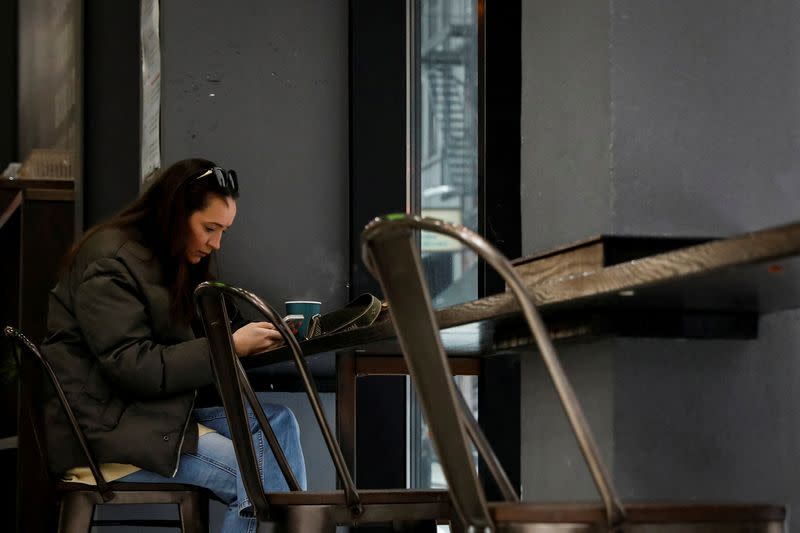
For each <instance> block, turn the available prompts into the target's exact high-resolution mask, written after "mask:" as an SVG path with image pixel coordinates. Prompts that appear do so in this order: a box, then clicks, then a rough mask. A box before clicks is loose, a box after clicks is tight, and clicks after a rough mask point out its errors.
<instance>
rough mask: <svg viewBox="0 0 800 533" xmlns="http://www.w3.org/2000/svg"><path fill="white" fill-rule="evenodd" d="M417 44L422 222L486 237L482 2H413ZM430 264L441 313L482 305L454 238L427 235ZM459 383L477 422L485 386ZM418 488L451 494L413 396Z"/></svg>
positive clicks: (413, 473)
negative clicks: (482, 223)
mask: <svg viewBox="0 0 800 533" xmlns="http://www.w3.org/2000/svg"><path fill="white" fill-rule="evenodd" d="M413 1H415V5H414V6H415V8H414V9H413V10H412V13H414V14H415V16H416V21H415V24H416V28H417V31H415V32H414V34H415V35H416V36H417V42H416V43H414V46H415V49H416V57H415V64H416V69H413V70H412V72H416V75H415V76H414V78H415V79H413V80H412V88H413V92H414V94H415V95H416V97H415V98H414V99H412V102H413V108H412V113H414V120H413V121H412V123H413V124H416V125H417V131H415V132H413V133H414V135H413V137H414V138H416V140H417V146H418V150H416V151H415V152H414V153H416V154H417V158H418V160H417V161H415V168H417V169H419V171H418V176H417V179H418V180H419V184H418V185H419V187H418V189H417V190H419V191H420V193H419V194H420V198H417V199H416V204H415V205H418V206H420V211H421V214H422V215H424V216H431V217H434V218H438V219H442V220H446V221H449V222H454V223H458V224H463V225H465V226H467V227H469V228H471V229H473V230H478V17H477V0H476V1H468V0H413ZM421 250H422V263H423V267H424V269H425V274H426V277H427V279H428V283H429V289H430V292H431V297H432V298H433V304H434V306H435V307H436V308H441V307H448V306H451V305H456V304H459V303H463V302H466V301H469V300H474V299H476V298H477V297H478V261H477V258H476V255H475V254H474V253H473V252H469V251H466V250H464V247H463V246H462V245H461V244H460V243H458V242H456V241H454V240H452V239H449V238H447V237H443V236H440V235H434V234H428V233H426V232H423V234H422V236H421ZM454 380H455V382H456V384H457V386H458V388H459V389H460V390H461V393H462V394H463V395H464V398H465V399H466V401H467V404H468V405H469V406H470V407H471V409H472V411H473V414H475V415H476V416H477V409H478V380H477V377H475V376H456V377H454ZM410 392H413V391H410ZM410 398H411V399H410V403H411V408H410V409H409V411H408V412H409V413H410V431H409V438H410V441H411V442H410V446H409V450H410V454H409V458H410V461H409V462H410V476H409V479H410V484H411V485H412V486H413V487H419V488H422V487H435V488H442V487H445V486H446V483H445V480H444V476H443V475H442V472H441V469H440V468H439V463H438V460H437V459H436V456H435V453H434V451H433V448H432V445H431V442H430V439H429V438H428V432H427V425H426V423H425V421H424V420H423V419H422V416H421V413H420V409H419V407H418V406H417V405H416V399H415V397H414V395H413V394H410Z"/></svg>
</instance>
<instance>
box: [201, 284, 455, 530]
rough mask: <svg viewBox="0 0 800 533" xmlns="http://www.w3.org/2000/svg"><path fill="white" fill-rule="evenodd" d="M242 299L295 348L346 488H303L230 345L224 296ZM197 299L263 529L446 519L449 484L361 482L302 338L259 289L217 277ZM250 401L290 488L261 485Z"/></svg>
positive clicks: (432, 526) (404, 524)
mask: <svg viewBox="0 0 800 533" xmlns="http://www.w3.org/2000/svg"><path fill="white" fill-rule="evenodd" d="M226 297H227V298H230V299H232V300H233V301H234V302H235V303H236V304H237V305H241V304H245V305H247V306H249V307H251V308H252V309H253V310H255V311H256V312H257V313H259V314H260V315H261V316H263V317H264V319H266V320H268V321H270V322H272V323H273V324H275V326H276V328H277V329H278V331H279V332H280V333H281V335H283V338H284V339H285V341H286V343H287V344H288V346H289V348H290V349H291V351H292V356H293V359H294V363H295V365H296V367H297V370H298V372H299V374H300V377H301V379H302V382H303V386H304V389H305V392H306V395H307V397H308V400H309V402H310V404H311V407H312V409H313V412H314V416H315V417H316V420H317V423H318V425H319V428H320V430H321V432H322V436H323V439H324V440H325V444H326V445H327V448H328V451H329V453H330V456H331V459H332V461H333V465H334V467H335V469H336V473H337V476H338V479H339V481H340V483H341V486H342V487H343V489H342V490H335V491H330V492H312V491H302V490H300V488H299V486H298V483H297V481H296V480H295V479H294V476H293V474H292V472H291V469H290V468H289V466H288V463H287V461H286V459H285V457H284V454H283V451H282V449H281V447H280V444H279V443H278V441H277V439H276V438H275V436H274V434H273V431H272V428H271V427H270V425H269V421H268V420H267V418H266V416H264V413H263V410H262V409H261V405H260V404H259V402H258V399H257V398H256V395H255V393H254V392H253V390H252V388H251V386H250V383H249V382H248V379H247V374H246V373H245V371H244V369H243V367H242V365H241V363H240V362H239V360H238V357H237V356H236V352H235V350H234V347H233V338H232V335H231V329H230V322H229V317H228V314H227V309H226V303H225V299H226ZM195 303H196V305H197V308H198V311H199V314H200V317H201V319H202V322H203V326H204V328H205V331H206V336H207V338H208V341H209V347H210V350H211V361H212V366H213V369H214V373H215V376H216V384H217V389H218V391H219V393H220V396H221V397H222V403H223V407H224V408H225V413H226V414H227V416H228V421H229V425H230V429H231V439H232V441H233V445H234V451H235V453H236V459H237V462H238V464H239V470H240V475H241V476H242V481H243V484H244V487H245V490H246V491H247V494H248V496H249V497H250V501H251V502H252V504H253V508H254V513H255V516H256V517H257V519H258V522H259V528H258V531H272V530H273V529H272V528H275V531H285V532H291V533H314V532H326V533H333V532H334V531H335V529H336V526H337V525H343V526H357V525H362V524H381V523H382V524H388V525H390V526H391V527H392V528H393V529H394V530H401V531H414V532H422V531H425V532H434V531H436V524H437V521H439V522H447V521H449V520H450V518H451V515H452V508H451V506H450V500H449V497H448V493H447V491H441V490H407V489H398V490H362V491H359V490H357V489H356V487H355V484H354V482H353V479H352V477H351V475H350V472H349V471H348V469H347V466H346V464H345V461H344V458H343V456H342V451H341V449H340V447H339V445H338V443H337V442H336V440H335V439H334V437H333V433H332V431H331V429H330V425H329V424H328V421H327V419H326V417H325V414H324V412H323V410H322V404H321V402H320V398H319V393H318V391H317V388H316V385H315V383H314V380H313V378H312V376H311V374H310V372H309V369H308V366H307V363H306V361H305V359H304V357H303V353H302V351H301V349H300V346H299V344H298V342H297V339H296V338H295V337H294V335H293V334H292V333H291V331H290V330H289V328H288V327H287V326H286V324H285V323H284V322H283V320H282V318H281V316H280V315H279V314H278V313H277V311H275V309H273V308H272V307H271V306H269V305H268V304H267V303H265V302H263V301H262V300H261V299H260V298H259V297H258V296H256V295H254V294H252V293H251V292H248V291H246V290H244V289H240V288H237V287H232V286H229V285H225V284H223V283H219V282H205V283H202V284H200V285H199V286H198V287H197V289H196V290H195ZM246 405H249V407H250V409H252V411H253V414H254V416H255V418H256V419H257V420H258V422H259V425H260V426H261V429H262V431H263V432H264V434H265V436H266V437H267V441H268V443H269V445H270V448H271V449H272V452H273V453H274V455H275V457H276V459H277V461H278V464H279V466H280V467H281V471H282V472H283V475H284V478H285V479H286V482H287V484H288V485H289V488H290V492H283V493H267V492H265V491H264V488H263V486H262V485H261V476H260V475H259V473H258V466H257V461H256V455H255V449H254V446H253V441H252V435H251V434H250V430H249V425H248V422H247V421H248V414H247V409H246Z"/></svg>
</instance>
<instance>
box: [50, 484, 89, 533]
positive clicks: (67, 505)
mask: <svg viewBox="0 0 800 533" xmlns="http://www.w3.org/2000/svg"><path fill="white" fill-rule="evenodd" d="M95 503H96V502H95V498H93V497H92V495H90V494H87V493H85V492H71V493H69V494H65V495H64V496H62V498H61V505H60V506H59V507H60V508H59V511H58V531H59V533H89V531H90V530H91V529H92V517H93V516H94V507H95Z"/></svg>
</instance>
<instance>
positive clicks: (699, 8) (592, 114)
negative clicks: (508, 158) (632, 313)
mask: <svg viewBox="0 0 800 533" xmlns="http://www.w3.org/2000/svg"><path fill="white" fill-rule="evenodd" d="M601 4H602V5H601ZM798 9H800V6H798V5H797V3H796V2H793V1H791V0H773V1H765V2H747V1H744V0H737V1H722V0H718V1H708V2H694V1H689V0H679V1H670V2H667V1H659V0H636V1H632V0H612V1H610V2H608V3H600V2H580V1H570V2H556V1H554V0H546V1H545V0H542V1H526V2H523V22H522V24H523V50H522V57H523V61H522V66H523V88H522V94H523V101H522V116H521V121H522V131H523V137H524V142H523V146H522V154H521V158H522V165H521V166H522V169H523V175H522V181H523V196H522V201H523V204H522V218H523V226H522V232H523V247H524V249H523V252H524V253H526V254H530V253H532V252H534V251H537V250H541V249H544V248H547V247H549V246H552V245H553V244H556V243H559V242H563V241H565V240H570V239H575V238H580V237H584V236H588V235H593V234H598V233H603V232H607V231H611V232H614V233H617V234H644V235H712V236H713V235H720V236H722V235H730V234H733V233H737V232H740V231H746V230H753V229H759V228H762V227H766V226H769V225H777V224H780V223H784V222H788V221H792V220H796V219H797V205H798V200H799V199H800V179H799V178H798V176H797V169H798V164H800V151H798V150H797V145H798V141H799V140H800V138H798V132H799V131H800V109H799V108H798V106H800V102H799V101H798V98H797V94H798V90H799V89H800V79H799V78H798V68H797V67H798V61H800V34H798V33H797V28H798V27H799V25H800V18H798V17H799V16H800V13H798ZM592 36H593V37H592ZM588 41H591V42H588ZM581 43H585V45H584V44H581ZM603 109H605V112H603ZM587 110H588V111H587ZM578 116H582V117H583V118H582V119H580V120H581V122H583V123H579V121H578V120H577V119H575V118H574V117H578ZM559 119H560V120H559ZM533 140H539V141H541V143H542V144H543V146H535V145H533V144H532V142H533ZM603 147H605V148H604V150H603V149H602V148H603ZM587 153H591V154H592V155H591V156H589V157H587ZM542 227H546V228H547V232H546V233H545V232H543V231H541V229H540V228H542ZM798 323H800V313H798V312H795V311H790V312H783V313H776V314H772V315H768V316H765V317H762V319H761V323H760V332H759V338H758V340H755V341H681V340H661V339H607V340H603V341H598V342H590V343H584V344H574V345H568V346H565V347H564V348H563V349H562V354H563V357H564V359H565V362H566V366H567V369H568V371H569V373H570V376H571V377H572V378H573V379H574V380H575V382H576V386H577V389H578V393H579V395H580V397H581V398H582V400H583V401H584V403H585V405H588V406H589V408H588V417H589V420H590V423H592V424H593V425H594V426H595V430H596V432H597V433H598V440H599V444H600V446H601V448H603V451H604V453H605V455H606V459H607V460H608V461H609V463H610V464H611V465H612V466H613V472H614V475H615V478H616V482H617V486H618V488H619V490H620V492H621V493H622V495H623V497H624V498H629V499H647V498H653V499H659V498H661V499H664V498H670V499H675V498H680V499H687V500H688V499H712V500H719V499H734V500H742V499H749V500H758V501H775V502H779V503H784V504H787V505H789V506H790V507H791V508H797V507H798V506H800V488H798V487H799V486H800V485H798V483H797V480H798V474H797V469H796V465H795V463H796V461H795V460H794V456H795V454H796V451H797V449H798V442H799V440H800V430H799V429H798V428H800V411H798V408H797V407H796V406H797V405H800V393H798V392H797V390H800V389H798V387H797V386H796V384H797V383H798V378H800V375H798V370H800V366H799V364H798V362H797V357H796V354H797V352H798V344H800V334H798ZM534 359H535V354H525V357H523V364H522V371H523V386H522V390H523V406H522V423H523V426H522V430H523V431H522V449H523V452H522V453H523V457H522V464H523V466H522V469H523V471H522V480H523V481H522V483H523V487H524V493H525V496H526V498H527V497H531V498H544V499H559V498H571V499H574V498H586V497H592V496H593V494H594V491H593V488H592V485H591V484H590V483H589V481H588V478H586V476H585V474H584V467H583V465H582V463H581V459H580V457H579V455H577V452H576V450H575V447H574V444H573V443H572V441H571V440H570V439H568V438H567V433H566V431H567V430H566V426H560V427H559V426H553V425H552V424H550V425H548V424H546V423H535V422H536V421H549V420H551V419H553V418H556V417H563V415H562V414H561V411H560V407H559V406H558V405H557V404H556V402H555V398H554V396H552V395H551V392H552V391H551V390H550V389H551V388H552V387H551V386H550V385H549V384H548V383H547V382H546V379H544V377H543V374H542V370H543V369H542V368H541V366H540V365H539V363H538V362H533V361H534ZM547 395H550V396H549V398H550V399H549V401H546V402H544V403H542V402H541V399H542V398H543V397H547ZM545 432H547V433H545ZM550 433H553V434H554V435H555V436H552V437H551V436H550ZM562 441H563V442H565V443H566V444H564V445H563V446H562V445H561V444H554V443H560V442H562ZM547 457H549V458H550V462H548V459H547ZM578 470H580V472H579V471H578Z"/></svg>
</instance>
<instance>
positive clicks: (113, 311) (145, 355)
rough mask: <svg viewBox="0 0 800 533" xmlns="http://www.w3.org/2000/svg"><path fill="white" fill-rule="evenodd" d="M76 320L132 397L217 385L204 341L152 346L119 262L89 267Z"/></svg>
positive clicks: (136, 294) (144, 315) (136, 293)
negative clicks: (211, 384)
mask: <svg viewBox="0 0 800 533" xmlns="http://www.w3.org/2000/svg"><path fill="white" fill-rule="evenodd" d="M75 314H76V318H77V320H78V324H79V325H80V328H81V331H82V332H83V335H84V339H85V341H86V343H87V345H88V346H89V349H90V350H91V351H92V354H93V355H94V356H95V357H96V358H97V360H98V361H99V363H100V365H101V367H102V368H103V371H104V373H105V375H106V376H107V377H108V378H109V379H110V380H111V381H112V382H114V383H115V384H116V385H118V386H120V387H122V388H123V389H125V390H126V391H127V392H128V393H129V394H130V395H132V396H135V397H138V398H142V399H147V398H159V397H164V396H172V395H174V394H176V393H180V392H186V391H189V390H192V389H196V388H198V387H201V386H204V385H208V384H210V383H212V382H213V373H212V369H211V358H210V355H209V348H208V342H207V341H206V339H204V338H202V339H194V340H190V341H186V342H181V343H178V344H173V345H165V344H159V343H157V342H155V341H154V340H153V332H152V330H151V326H150V321H149V318H148V310H147V309H146V306H145V304H144V302H143V300H142V297H141V293H140V290H139V288H138V285H137V284H136V282H135V281H134V280H133V277H132V276H131V274H130V272H129V271H128V269H127V268H126V267H125V265H124V264H123V263H122V262H120V261H119V260H117V259H111V258H103V259H99V260H97V261H95V262H94V263H93V264H91V265H90V266H89V268H88V269H87V271H86V274H85V275H84V278H83V280H82V282H81V283H80V285H79V286H78V288H77V291H76V293H75Z"/></svg>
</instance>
